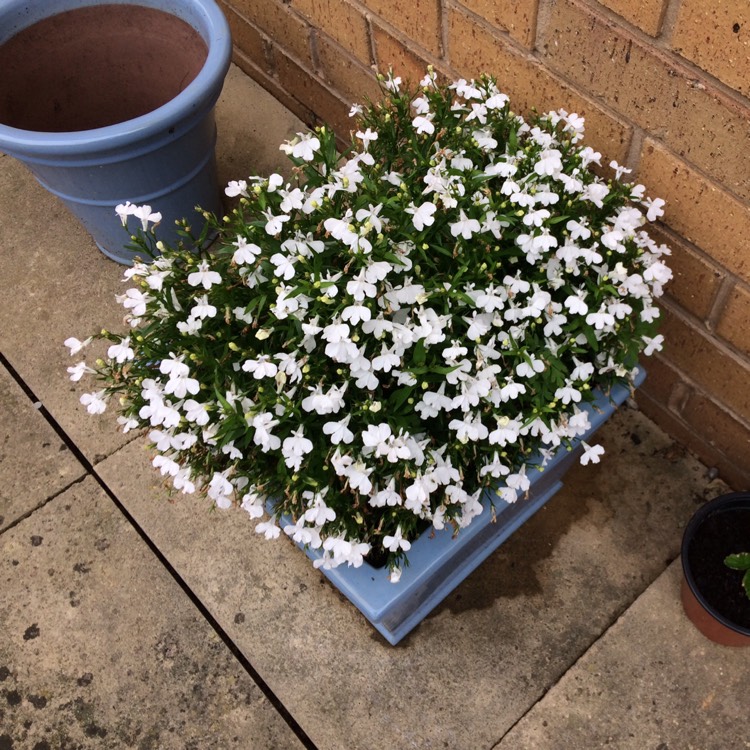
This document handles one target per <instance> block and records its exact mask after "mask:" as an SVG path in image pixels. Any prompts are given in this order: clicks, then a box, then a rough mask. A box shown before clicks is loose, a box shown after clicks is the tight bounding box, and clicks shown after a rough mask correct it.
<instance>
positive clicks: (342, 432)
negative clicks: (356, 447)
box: [323, 415, 354, 445]
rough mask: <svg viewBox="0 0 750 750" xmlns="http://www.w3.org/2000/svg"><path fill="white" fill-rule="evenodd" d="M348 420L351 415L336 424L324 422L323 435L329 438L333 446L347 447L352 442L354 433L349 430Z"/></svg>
mask: <svg viewBox="0 0 750 750" xmlns="http://www.w3.org/2000/svg"><path fill="white" fill-rule="evenodd" d="M350 419H351V415H347V416H346V417H344V418H343V419H342V420H340V421H338V422H326V423H325V424H324V425H323V434H325V435H329V436H330V438H331V443H332V444H333V445H340V444H341V443H346V444H347V445H348V444H349V443H351V442H352V441H353V440H354V433H353V432H352V431H351V430H350V429H349V420H350Z"/></svg>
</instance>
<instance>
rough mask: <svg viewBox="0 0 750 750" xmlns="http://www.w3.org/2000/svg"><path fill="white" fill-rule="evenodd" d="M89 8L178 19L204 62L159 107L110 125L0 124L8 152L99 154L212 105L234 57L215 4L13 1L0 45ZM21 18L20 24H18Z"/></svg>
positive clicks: (0, 17) (204, 0) (2, 15)
mask: <svg viewBox="0 0 750 750" xmlns="http://www.w3.org/2000/svg"><path fill="white" fill-rule="evenodd" d="M92 5H140V6H143V7H147V8H154V9H157V10H163V11H165V12H167V13H171V14H172V15H174V16H176V17H177V18H180V19H182V20H183V21H185V22H186V23H188V24H189V25H190V26H192V27H193V28H194V29H195V30H196V31H197V32H198V34H199V35H200V36H201V37H202V39H203V41H204V42H205V44H206V47H207V48H208V54H207V56H206V60H205V62H204V64H203V66H202V68H201V70H200V71H199V72H198V75H197V76H196V77H195V78H194V79H193V80H192V81H191V82H190V83H189V84H188V85H187V86H186V87H185V88H184V89H183V90H182V91H181V92H180V93H179V94H178V95H177V96H175V97H174V98H173V99H172V100H170V101H169V102H167V103H166V104H163V105H162V106H161V107H158V108H157V109H155V110H152V111H151V112H148V113H146V114H144V115H140V116H139V117H134V118H133V119H130V120H126V121H124V122H121V123H116V124H114V125H107V126H105V127H101V128H94V129H91V130H79V131H72V132H63V133H55V132H43V131H38V132H37V131H33V130H22V129H20V128H14V127H11V126H9V125H4V124H1V123H0V149H3V150H5V151H7V152H8V153H11V154H16V153H23V154H25V155H29V156H33V155H36V154H40V155H43V154H47V153H49V151H50V150H53V151H58V150H59V149H60V148H61V147H62V148H75V149H76V152H77V153H79V154H81V153H90V152H96V151H99V150H101V148H102V144H106V145H107V147H110V146H113V147H116V146H118V145H119V143H120V142H121V141H124V142H132V141H133V140H134V138H137V137H140V138H148V137H149V136H151V135H156V134H158V133H161V132H162V131H166V130H167V129H168V128H169V127H172V126H173V125H174V123H176V122H181V121H183V120H185V118H190V117H191V115H195V116H202V113H203V111H204V110H205V109H206V108H211V107H212V106H213V105H214V103H215V99H216V98H218V94H219V92H220V91H221V83H222V82H223V80H224V77H225V76H226V73H227V71H228V70H229V63H230V61H231V55H232V39H231V33H230V31H229V25H228V23H227V20H226V18H225V17H224V14H223V13H222V11H221V9H220V8H219V6H218V5H217V4H216V2H215V1H214V0H180V2H174V1H170V0H101V1H100V2H97V0H57V2H55V3H44V2H38V3H29V2H28V0H11V2H8V3H7V4H6V5H5V6H4V7H0V22H1V23H0V28H2V29H3V30H4V31H5V29H8V30H9V33H2V34H0V37H2V38H0V44H4V43H5V42H6V41H8V40H9V39H11V38H12V37H13V36H15V35H16V34H17V33H19V32H20V31H22V30H23V29H25V28H29V27H30V26H33V25H34V24H36V23H38V22H39V21H42V20H44V19H45V18H48V17H50V16H54V15H58V14H60V13H63V12H65V11H69V10H75V9H77V8H81V7H90V6H92ZM29 9H31V10H29ZM19 17H21V18H22V20H18V19H19ZM209 100H212V101H209Z"/></svg>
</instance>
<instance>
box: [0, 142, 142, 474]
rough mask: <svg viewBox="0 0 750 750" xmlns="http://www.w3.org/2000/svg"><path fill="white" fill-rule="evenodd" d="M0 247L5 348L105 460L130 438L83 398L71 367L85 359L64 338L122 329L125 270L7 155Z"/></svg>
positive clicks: (88, 450) (89, 452)
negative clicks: (96, 415) (92, 413)
mask: <svg viewBox="0 0 750 750" xmlns="http://www.w3.org/2000/svg"><path fill="white" fill-rule="evenodd" d="M0 252H2V257H3V270H2V273H0V294H2V296H3V299H5V300H10V301H12V302H11V303H9V304H5V305H2V307H0V351H2V353H3V355H4V356H5V357H6V358H7V359H8V361H9V362H10V364H11V365H12V366H13V367H14V368H15V369H16V371H17V372H18V373H19V374H20V375H21V377H22V378H23V379H24V381H25V382H26V383H27V385H28V386H29V387H30V388H31V389H32V390H33V392H34V393H35V395H36V397H37V398H38V399H39V400H40V401H41V402H42V403H43V404H44V406H45V407H46V408H47V410H48V411H49V412H50V413H51V414H52V415H53V417H54V418H55V419H56V420H57V422H58V423H60V424H61V425H62V426H63V428H64V429H65V431H66V432H67V433H68V434H69V435H70V436H71V437H72V438H73V440H74V441H75V443H76V444H77V445H78V446H79V448H81V450H82V451H83V452H84V453H85V454H86V456H87V457H88V458H89V460H91V461H95V460H97V459H99V458H102V457H104V456H105V455H107V454H109V453H111V452H112V451H113V450H114V449H115V448H116V447H117V446H119V445H122V444H123V443H124V442H125V439H126V437H127V436H124V435H122V434H121V433H119V432H118V431H117V430H116V429H115V425H114V420H113V419H112V420H108V419H104V420H99V421H98V423H97V422H96V420H92V419H91V418H90V417H89V415H88V414H87V413H86V410H85V409H84V408H83V407H82V406H81V405H80V404H79V403H78V397H79V396H80V394H81V393H83V392H84V391H85V390H87V389H88V390H91V388H93V386H92V385H89V386H86V385H85V382H81V383H71V382H70V381H69V379H68V373H67V371H66V368H67V367H70V366H71V365H74V364H76V362H78V361H79V360H81V359H84V357H83V356H78V357H71V356H70V355H69V353H68V350H67V349H66V348H65V346H64V345H63V341H65V339H67V338H68V337H69V336H76V337H77V338H79V339H84V338H85V337H86V336H87V335H89V334H90V333H92V332H93V331H98V330H100V329H101V328H103V327H107V328H112V329H113V330H114V329H122V328H123V324H122V308H121V307H120V306H119V305H117V304H116V303H115V300H114V295H115V294H121V293H122V291H123V284H122V281H121V278H122V270H123V269H122V267H121V266H118V265H117V264H116V263H114V262H113V261H111V260H108V259H107V258H106V257H105V256H104V255H103V254H102V253H101V252H99V250H98V249H97V247H96V245H95V244H94V242H93V241H92V240H91V238H90V237H89V235H88V234H87V233H86V232H85V231H84V230H83V228H81V227H80V226H79V224H78V223H77V221H76V220H75V219H73V218H72V217H71V216H70V215H69V214H68V212H67V211H66V210H65V208H64V207H63V205H62V204H61V203H60V202H59V201H58V200H57V199H56V198H54V197H53V196H52V195H50V194H49V193H47V192H46V191H45V190H43V189H42V187H41V186H40V185H38V184H37V182H36V181H35V180H34V178H33V177H32V176H31V174H30V173H29V172H28V171H27V170H26V168H25V167H24V166H23V165H22V164H20V163H19V162H17V161H16V160H15V159H11V158H10V157H9V156H0ZM89 356H90V355H89ZM91 382H93V381H91Z"/></svg>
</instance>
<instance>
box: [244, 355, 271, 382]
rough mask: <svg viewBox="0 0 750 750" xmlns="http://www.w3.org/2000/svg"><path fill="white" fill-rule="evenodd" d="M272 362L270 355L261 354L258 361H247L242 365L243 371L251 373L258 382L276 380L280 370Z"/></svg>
mask: <svg viewBox="0 0 750 750" xmlns="http://www.w3.org/2000/svg"><path fill="white" fill-rule="evenodd" d="M270 360H271V357H270V355H268V354H261V355H260V356H259V357H258V358H257V359H246V360H245V361H244V362H243V363H242V370H243V371H244V372H251V373H252V374H253V377H254V378H255V379H256V380H261V379H262V378H274V377H276V373H277V372H278V371H279V368H278V367H277V366H276V365H275V364H274V363H273V362H271V361H270Z"/></svg>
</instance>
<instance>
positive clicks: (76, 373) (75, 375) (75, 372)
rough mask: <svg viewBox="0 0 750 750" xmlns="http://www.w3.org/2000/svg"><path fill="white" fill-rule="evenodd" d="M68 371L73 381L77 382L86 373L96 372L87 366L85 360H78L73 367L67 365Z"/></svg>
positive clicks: (92, 373)
mask: <svg viewBox="0 0 750 750" xmlns="http://www.w3.org/2000/svg"><path fill="white" fill-rule="evenodd" d="M68 372H69V373H70V379H71V380H72V381H73V382H74V383H77V382H78V381H79V380H80V379H81V378H82V377H83V376H84V375H85V374H86V373H88V374H90V375H94V374H96V370H94V369H92V368H91V367H89V366H88V365H87V364H86V363H85V362H79V363H78V364H77V365H74V366H73V367H68Z"/></svg>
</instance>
